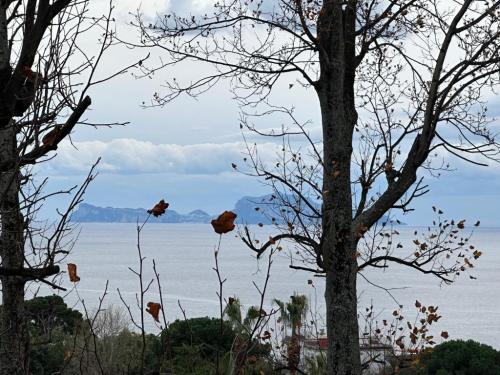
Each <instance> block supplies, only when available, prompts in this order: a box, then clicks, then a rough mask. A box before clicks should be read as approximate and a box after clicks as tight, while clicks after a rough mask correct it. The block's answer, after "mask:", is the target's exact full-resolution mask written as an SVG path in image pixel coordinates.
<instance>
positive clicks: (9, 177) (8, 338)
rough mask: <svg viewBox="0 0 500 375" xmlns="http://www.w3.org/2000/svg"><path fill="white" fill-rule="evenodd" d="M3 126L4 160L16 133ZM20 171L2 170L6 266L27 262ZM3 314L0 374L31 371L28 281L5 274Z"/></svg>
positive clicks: (0, 244)
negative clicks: (26, 306)
mask: <svg viewBox="0 0 500 375" xmlns="http://www.w3.org/2000/svg"><path fill="white" fill-rule="evenodd" d="M3 125H4V126H3V127H2V128H1V129H0V159H1V161H3V160H12V158H14V157H15V155H16V151H17V150H16V144H17V143H16V132H15V129H13V124H12V122H10V123H9V124H7V125H6V126H5V124H3ZM19 188H20V181H19V171H18V169H17V167H14V169H12V170H10V171H6V172H1V173H0V220H1V225H2V227H1V235H0V255H1V257H2V267H4V268H8V269H21V268H22V267H23V263H24V238H23V233H24V230H23V228H24V223H23V218H22V215H21V212H20V209H19ZM1 283H2V311H1V315H0V374H1V375H14V374H19V375H21V374H27V373H28V355H27V354H28V347H29V336H28V330H27V327H26V319H25V316H24V286H25V280H24V279H23V278H21V277H19V276H4V277H2V278H1Z"/></svg>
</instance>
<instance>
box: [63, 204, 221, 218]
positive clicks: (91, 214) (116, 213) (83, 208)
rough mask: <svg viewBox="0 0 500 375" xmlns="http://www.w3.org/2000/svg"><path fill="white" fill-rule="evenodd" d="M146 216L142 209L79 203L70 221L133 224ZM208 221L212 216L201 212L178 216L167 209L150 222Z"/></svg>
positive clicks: (145, 211) (144, 210) (196, 211)
mask: <svg viewBox="0 0 500 375" xmlns="http://www.w3.org/2000/svg"><path fill="white" fill-rule="evenodd" d="M147 216H148V213H147V210H146V209H144V208H114V207H97V206H93V205H91V204H88V203H81V204H80V205H79V206H78V209H77V210H76V211H75V212H74V213H73V215H72V216H71V220H72V221H76V222H80V223H92V222H100V223H135V222H137V221H139V222H141V221H144V220H145V219H146V217H147ZM210 220H212V216H211V215H209V214H207V213H206V212H205V211H202V210H195V211H192V212H190V213H188V214H180V213H178V212H176V211H174V210H170V209H167V212H166V213H165V215H162V216H160V217H157V218H154V220H152V221H154V222H156V223H209V222H210Z"/></svg>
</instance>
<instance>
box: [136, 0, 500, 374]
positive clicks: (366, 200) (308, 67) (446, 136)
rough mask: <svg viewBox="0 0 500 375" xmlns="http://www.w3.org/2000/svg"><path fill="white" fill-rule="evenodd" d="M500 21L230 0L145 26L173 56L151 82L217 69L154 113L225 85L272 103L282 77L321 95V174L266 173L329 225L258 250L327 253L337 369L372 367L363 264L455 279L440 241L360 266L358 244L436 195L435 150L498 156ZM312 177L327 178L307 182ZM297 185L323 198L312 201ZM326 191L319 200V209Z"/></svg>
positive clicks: (342, 5) (341, 0) (355, 3)
mask: <svg viewBox="0 0 500 375" xmlns="http://www.w3.org/2000/svg"><path fill="white" fill-rule="evenodd" d="M499 14H500V1H488V2H485V1H479V0H464V1H452V2H450V1H444V0H429V1H422V0H406V1H403V0H388V1H382V0H322V1H320V0H305V1H303V0H277V1H273V2H264V1H240V0H222V1H218V2H217V3H216V4H215V6H214V9H213V11H212V12H211V13H209V14H208V13H207V14H201V15H196V14H195V15H186V16H184V17H183V16H179V15H176V14H168V15H165V16H164V17H163V16H162V17H159V18H158V19H156V20H154V21H152V23H150V24H148V22H145V21H144V18H143V17H142V16H141V15H140V14H139V15H138V16H137V18H136V25H137V26H138V28H139V29H140V31H141V42H140V43H137V46H140V47H146V48H151V47H153V48H157V49H158V50H160V51H163V52H164V53H165V54H167V56H168V59H162V60H161V63H160V64H159V65H158V66H152V67H150V68H149V69H145V74H153V73H155V71H156V70H158V69H162V68H166V67H169V66H171V65H174V64H184V63H186V62H189V61H196V62H199V63H205V64H207V65H209V66H210V67H211V68H209V69H207V70H206V71H207V73H206V74H205V75H203V74H201V75H200V76H194V77H193V78H192V79H191V80H190V81H189V82H181V81H180V80H173V81H172V82H168V83H167V88H168V91H167V92H166V93H165V94H164V95H163V94H162V93H158V94H155V96H154V102H153V104H154V105H163V104H166V103H168V102H169V101H171V100H172V99H174V98H176V97H177V96H178V95H180V94H187V95H191V96H196V95H199V94H201V93H203V92H205V91H207V90H208V89H210V88H211V87H212V86H214V85H215V84H217V83H218V82H219V81H221V80H224V79H227V80H229V81H230V82H231V84H232V88H233V91H234V93H235V95H236V97H237V99H238V100H239V103H240V104H241V105H242V106H246V108H254V107H255V106H259V105H261V104H265V103H266V102H267V101H268V99H269V94H270V93H271V92H272V91H273V89H274V88H275V86H276V84H277V82H280V80H282V79H284V77H288V79H296V80H297V81H298V83H299V84H302V85H303V86H305V87H306V88H309V89H310V92H314V93H315V94H316V95H317V98H318V100H319V109H320V113H321V128H322V136H321V139H320V140H319V141H320V144H319V145H318V144H315V142H313V143H312V146H313V147H312V150H313V152H314V150H316V154H317V158H316V164H313V166H312V169H313V172H309V171H308V172H303V174H302V175H301V174H299V175H298V176H299V178H298V179H297V177H296V176H297V175H294V177H293V180H290V179H288V180H286V179H283V175H280V174H273V173H272V172H271V171H270V170H269V169H268V168H264V169H261V171H260V172H259V173H260V175H262V176H263V177H265V178H267V179H268V181H269V180H270V181H274V182H277V183H280V184H284V185H285V186H286V187H287V189H288V190H291V191H292V192H293V193H295V194H296V195H297V196H298V197H299V199H298V200H296V201H295V203H294V207H291V208H290V209H291V211H294V212H297V207H296V206H297V205H299V204H300V205H302V206H303V207H307V211H306V212H307V215H309V216H312V217H316V218H317V220H319V221H320V225H319V226H318V230H317V231H315V232H314V234H315V235H314V236H309V235H307V233H306V231H303V233H296V232H294V228H297V227H302V228H305V227H307V226H308V225H309V224H308V223H307V222H305V223H301V222H300V219H301V218H303V217H304V216H305V215H296V218H295V220H296V221H295V223H292V222H289V223H287V224H288V225H287V226H286V227H285V228H284V231H283V232H282V233H281V234H279V235H278V236H276V237H274V238H272V239H270V241H269V242H268V243H265V244H263V245H262V243H260V245H259V248H258V249H256V250H257V251H260V252H262V251H264V250H265V249H266V248H269V247H270V246H272V245H273V243H274V242H275V241H276V239H281V238H289V239H292V240H294V241H296V242H298V243H299V244H300V245H301V246H305V247H306V248H307V249H309V250H310V251H311V254H312V255H314V256H315V258H316V262H317V267H318V269H320V270H322V271H323V272H324V274H325V276H326V293H325V299H326V306H327V334H328V337H329V348H328V356H327V362H328V373H329V374H336V375H344V374H360V373H361V364H360V355H359V354H360V353H359V341H358V340H359V328H358V320H357V293H356V290H357V287H356V278H357V274H358V271H359V270H360V269H362V268H364V267H366V266H375V267H385V266H386V265H387V264H390V263H392V262H396V263H399V264H404V265H407V266H410V267H413V268H416V269H418V270H420V271H422V272H424V273H433V274H435V275H437V276H440V277H441V278H442V279H443V280H445V281H447V280H448V281H449V277H448V276H450V275H452V274H453V272H454V271H456V268H455V267H454V266H451V267H446V266H443V265H442V262H441V260H442V258H443V257H442V256H444V259H446V256H445V255H446V254H447V252H448V251H449V249H446V248H444V249H442V250H443V251H439V250H438V251H435V250H436V248H435V247H434V246H430V245H429V244H428V243H426V244H425V245H422V248H421V250H420V252H419V254H420V255H421V256H422V257H424V258H419V256H417V255H414V257H413V258H410V259H409V260H405V258H404V257H396V256H392V255H390V254H382V255H379V256H373V257H370V256H369V257H368V258H366V260H365V259H361V262H359V256H358V252H359V246H361V245H360V239H361V238H363V237H364V235H365V233H366V232H367V231H368V230H369V229H370V228H371V227H372V226H374V225H375V224H376V223H377V222H378V221H379V220H380V219H381V218H382V217H383V215H384V214H386V213H387V212H388V211H389V210H391V209H402V210H408V209H410V206H409V204H410V203H411V202H412V200H413V199H414V198H416V197H418V196H420V195H421V194H423V193H424V192H426V191H427V188H426V187H425V186H424V185H423V182H422V180H421V176H420V175H419V174H418V173H417V172H419V171H421V170H422V169H424V168H427V169H428V170H430V171H433V170H434V169H440V168H443V167H444V168H445V169H446V166H442V165H439V164H438V165H436V162H439V159H438V158H435V157H434V156H435V155H437V156H440V155H444V156H445V157H446V156H451V155H454V156H456V157H458V158H461V159H463V160H466V161H470V162H472V163H474V164H479V165H484V164H485V162H486V161H488V160H496V158H497V156H498V143H497V142H496V140H495V138H494V134H493V131H492V128H491V127H490V126H489V124H490V119H489V117H488V116H487V112H486V104H487V102H488V99H489V97H490V95H491V93H492V92H493V90H494V89H495V88H497V87H498V85H499V80H500V76H499V72H500V56H499V47H500V39H499V32H500V29H499V23H500V16H499ZM287 82H290V81H287ZM265 114H266V112H265V111H263V112H261V113H260V116H262V115H265ZM298 128H299V129H298V131H299V132H300V131H301V130H300V126H299V127H298ZM278 133H279V132H275V133H274V134H270V135H279V134H278ZM287 133H288V130H287V131H286V132H284V133H283V134H282V135H287ZM303 133H304V135H306V136H308V135H309V133H308V132H307V131H304V132H303ZM358 133H359V134H358ZM306 138H307V137H306ZM293 154H294V153H292V154H291V155H292V158H291V159H290V161H291V162H292V163H295V165H297V161H296V160H293V158H294V156H293ZM295 155H296V156H295V158H298V156H297V153H295ZM299 163H300V162H299ZM289 165H290V164H289ZM284 173H285V175H287V173H289V171H288V170H286V169H285V170H284ZM310 173H316V174H320V177H319V179H316V180H315V181H311V180H308V179H306V178H304V177H306V176H307V174H310ZM295 183H299V186H302V187H305V186H306V185H308V187H307V189H309V190H310V191H311V192H314V194H313V195H306V194H302V193H301V190H299V189H298V188H297V186H296V185H295ZM315 196H318V197H319V199H318V201H319V204H314V202H311V198H312V197H315ZM443 226H446V228H445V229H444V230H445V231H446V230H448V229H450V228H451V227H453V226H458V229H460V227H463V223H454V224H453V225H452V224H451V223H446V224H443ZM458 229H457V228H453V229H451V230H453V231H456V230H458ZM451 235H452V236H455V235H456V232H455V233H451ZM433 238H434V237H433ZM460 243H461V242H460ZM251 246H255V244H253V245H252V244H251ZM415 257H416V258H418V259H416V258H415ZM358 262H359V264H358ZM436 271H437V272H436Z"/></svg>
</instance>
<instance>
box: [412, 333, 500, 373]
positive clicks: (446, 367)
mask: <svg viewBox="0 0 500 375" xmlns="http://www.w3.org/2000/svg"><path fill="white" fill-rule="evenodd" d="M420 364H421V366H422V369H421V373H422V374H425V375H486V374H487V375H500V352H499V351H497V350H495V349H493V348H492V347H491V346H488V345H484V344H480V343H478V342H476V341H472V340H468V341H463V340H453V341H449V342H446V343H443V344H441V345H437V346H436V347H434V348H433V349H429V350H427V351H425V352H424V353H423V354H422V356H421V360H420Z"/></svg>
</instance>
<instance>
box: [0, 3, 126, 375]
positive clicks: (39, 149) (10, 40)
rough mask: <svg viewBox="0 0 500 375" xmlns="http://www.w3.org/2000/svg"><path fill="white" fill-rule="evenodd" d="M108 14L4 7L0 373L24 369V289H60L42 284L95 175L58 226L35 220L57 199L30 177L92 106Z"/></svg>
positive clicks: (0, 13) (67, 6) (82, 7)
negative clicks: (88, 41) (89, 45)
mask: <svg viewBox="0 0 500 375" xmlns="http://www.w3.org/2000/svg"><path fill="white" fill-rule="evenodd" d="M111 10H112V6H111V4H110V6H109V13H107V14H105V15H103V16H102V17H92V16H91V14H89V1H87V0H76V1H73V0H53V1H49V0H38V1H37V0H2V1H1V2H0V88H1V89H0V220H1V235H0V256H1V266H0V280H1V284H2V298H3V306H2V314H1V318H0V323H1V324H0V374H27V373H28V372H29V369H28V363H29V357H28V352H29V334H28V330H27V326H26V318H25V316H24V315H25V314H24V297H25V288H26V285H27V283H28V282H30V281H37V282H38V281H39V282H44V283H46V284H49V285H50V286H52V287H53V288H60V286H58V285H56V284H55V283H53V282H51V281H49V280H48V279H50V278H51V277H53V276H54V275H57V274H58V273H59V272H60V268H59V266H58V262H59V261H60V260H61V258H62V257H64V256H65V255H67V253H68V250H69V248H68V245H69V242H68V241H66V240H65V238H67V234H68V231H69V227H68V222H69V216H70V211H71V209H73V208H74V207H75V205H77V204H78V203H79V202H80V200H81V198H82V194H83V192H84V191H85V189H86V187H87V185H88V183H89V182H90V181H92V179H93V178H94V174H93V172H91V173H90V174H89V176H88V178H87V179H86V181H85V183H84V184H83V185H82V186H81V188H80V189H77V190H76V191H75V190H74V189H69V190H68V191H66V192H73V193H75V196H74V199H73V201H72V202H71V204H70V206H69V209H68V211H65V212H62V213H60V219H59V222H56V223H55V225H54V226H52V227H50V228H47V227H44V226H43V224H40V222H37V221H35V216H36V213H37V212H38V210H39V208H40V206H41V205H42V204H43V202H44V201H45V199H47V198H48V197H49V196H50V195H53V194H56V193H50V194H45V195H44V193H42V191H43V187H44V185H45V181H43V182H42V183H41V184H39V183H37V180H35V179H34V177H33V168H34V166H35V165H36V164H39V163H41V162H44V161H47V160H49V159H51V158H52V157H53V151H55V150H57V147H58V144H59V143H60V142H61V141H62V140H63V139H66V138H68V137H69V135H70V134H71V132H72V131H73V129H74V127H75V125H76V124H77V123H79V122H80V121H82V116H83V114H84V113H85V111H86V110H87V109H88V108H89V106H90V104H91V99H90V97H89V96H87V95H86V93H87V91H88V90H89V89H90V88H91V87H92V86H93V85H95V84H97V83H102V82H104V81H106V80H108V79H109V78H110V77H102V76H100V77H97V71H96V69H97V66H98V64H99V62H100V60H101V57H102V56H103V54H104V53H105V52H106V51H107V50H108V49H109V48H110V47H111V46H112V45H113V44H114V33H115V32H114V24H113V20H112V17H111ZM83 35H87V36H94V37H95V38H96V39H97V40H98V43H97V49H96V50H95V51H89V50H85V48H83V47H82V43H81V38H82V36H83ZM95 46H96V44H94V47H93V48H95ZM123 71H124V70H121V71H118V72H116V74H119V73H121V72H123ZM114 75H115V74H113V76H114ZM94 125H97V124H94ZM37 170H38V169H37ZM63 192H64V191H61V192H59V193H63Z"/></svg>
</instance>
